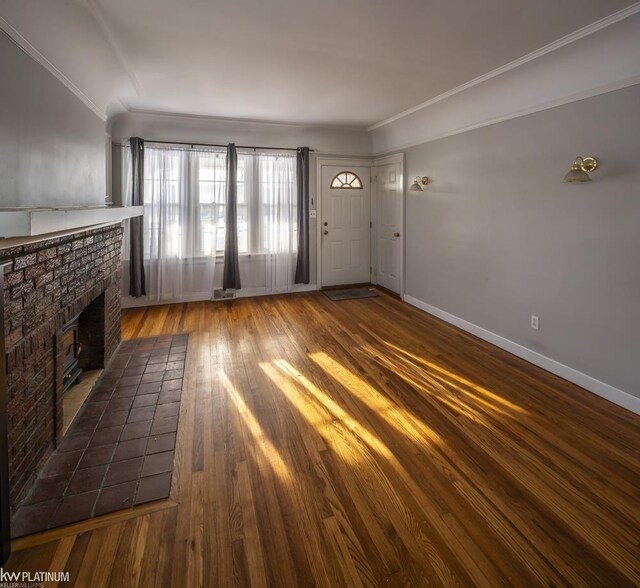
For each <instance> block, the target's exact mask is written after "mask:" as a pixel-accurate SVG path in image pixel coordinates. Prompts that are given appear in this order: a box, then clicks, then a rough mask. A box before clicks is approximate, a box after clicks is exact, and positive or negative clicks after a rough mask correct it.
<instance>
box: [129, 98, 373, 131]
mask: <svg viewBox="0 0 640 588" xmlns="http://www.w3.org/2000/svg"><path fill="white" fill-rule="evenodd" d="M120 104H122V106H123V107H124V108H125V110H126V112H123V113H121V114H133V115H142V116H161V117H175V118H189V119H196V120H208V121H211V122H218V123H230V124H248V125H265V126H277V127H296V128H305V129H318V130H322V129H325V130H328V131H353V132H359V133H366V132H367V129H366V127H355V126H348V125H330V124H322V123H303V122H288V121H274V120H261V119H250V118H231V117H224V116H213V115H209V114H189V113H184V112H168V111H164V110H146V109H142V108H133V107H130V106H127V104H126V103H125V102H124V101H123V100H120Z"/></svg>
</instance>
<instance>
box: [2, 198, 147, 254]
mask: <svg viewBox="0 0 640 588" xmlns="http://www.w3.org/2000/svg"><path fill="white" fill-rule="evenodd" d="M143 214H144V207H143V206H94V207H69V208H0V245H1V243H2V241H1V239H2V238H16V237H36V236H39V235H46V234H50V233H57V232H60V231H68V230H74V229H79V228H82V227H90V226H94V225H103V224H105V223H117V222H120V221H123V220H124V219H127V218H133V217H136V216H142V215H143Z"/></svg>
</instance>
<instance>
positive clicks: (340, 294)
mask: <svg viewBox="0 0 640 588" xmlns="http://www.w3.org/2000/svg"><path fill="white" fill-rule="evenodd" d="M322 293H323V294H324V295H325V296H326V297H327V298H328V299H329V300H333V301H334V302H339V301H340V300H356V299H357V298H375V297H376V296H377V295H378V294H377V292H376V291H375V290H373V289H371V288H347V289H346V290H323V291H322Z"/></svg>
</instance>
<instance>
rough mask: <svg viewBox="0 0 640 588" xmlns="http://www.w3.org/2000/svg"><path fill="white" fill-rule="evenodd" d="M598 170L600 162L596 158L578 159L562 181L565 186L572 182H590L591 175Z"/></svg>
mask: <svg viewBox="0 0 640 588" xmlns="http://www.w3.org/2000/svg"><path fill="white" fill-rule="evenodd" d="M597 168H598V160H597V159H596V158H595V157H580V156H578V157H576V160H575V161H574V163H573V165H572V166H571V169H570V170H569V171H568V172H567V175H566V176H565V177H564V180H562V181H563V182H564V183H565V184H570V183H572V182H590V181H591V177H590V176H589V173H590V172H592V171H595V170H596V169H597Z"/></svg>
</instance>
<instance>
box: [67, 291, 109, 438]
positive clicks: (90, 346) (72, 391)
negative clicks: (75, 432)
mask: <svg viewBox="0 0 640 588" xmlns="http://www.w3.org/2000/svg"><path fill="white" fill-rule="evenodd" d="M104 302H105V300H104V293H103V294H101V295H100V296H98V297H97V298H96V299H95V300H93V302H91V303H90V304H89V305H88V306H87V307H86V308H85V309H84V310H83V311H82V312H81V313H80V314H78V315H77V316H75V317H74V318H73V319H71V320H70V321H69V322H67V323H66V324H65V325H64V326H63V328H62V333H61V337H62V344H63V352H62V390H63V397H62V431H61V434H62V435H65V434H66V432H67V430H68V429H69V427H70V426H71V424H72V423H73V420H74V419H75V417H76V416H77V414H78V412H79V411H80V409H81V408H82V405H83V404H84V402H85V400H86V399H87V397H88V396H89V393H90V392H91V389H92V388H93V385H94V384H95V382H96V380H97V379H98V377H99V376H100V374H101V373H102V368H103V367H104V313H105V307H104Z"/></svg>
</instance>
